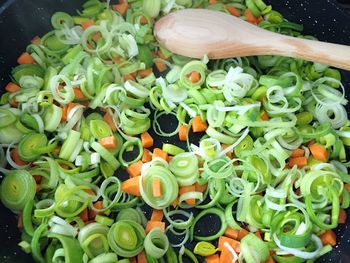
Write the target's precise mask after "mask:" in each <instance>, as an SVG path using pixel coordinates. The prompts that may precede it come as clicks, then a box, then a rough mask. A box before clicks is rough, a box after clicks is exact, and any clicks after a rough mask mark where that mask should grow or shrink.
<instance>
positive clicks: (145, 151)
mask: <svg viewBox="0 0 350 263" xmlns="http://www.w3.org/2000/svg"><path fill="white" fill-rule="evenodd" d="M141 160H142V162H144V163H148V162H150V161H152V155H151V151H150V150H148V149H143V155H142V159H141Z"/></svg>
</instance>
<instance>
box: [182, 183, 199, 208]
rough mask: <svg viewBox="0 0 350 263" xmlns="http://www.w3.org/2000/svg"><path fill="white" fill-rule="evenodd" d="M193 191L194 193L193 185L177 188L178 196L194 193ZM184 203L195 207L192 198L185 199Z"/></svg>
mask: <svg viewBox="0 0 350 263" xmlns="http://www.w3.org/2000/svg"><path fill="white" fill-rule="evenodd" d="M195 191H196V186H195V185H194V184H192V185H187V186H182V187H180V188H179V195H183V194H184V193H188V192H195ZM185 202H186V203H187V204H189V205H193V206H194V205H196V199H194V198H190V199H186V200H185Z"/></svg>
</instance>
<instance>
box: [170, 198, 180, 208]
mask: <svg viewBox="0 0 350 263" xmlns="http://www.w3.org/2000/svg"><path fill="white" fill-rule="evenodd" d="M178 204H179V198H178V197H177V198H175V200H174V201H173V202H172V203H171V205H172V206H173V207H174V208H176V207H177V206H178Z"/></svg>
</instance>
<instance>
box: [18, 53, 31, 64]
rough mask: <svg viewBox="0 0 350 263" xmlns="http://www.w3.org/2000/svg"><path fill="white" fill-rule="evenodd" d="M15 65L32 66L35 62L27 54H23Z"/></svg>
mask: <svg viewBox="0 0 350 263" xmlns="http://www.w3.org/2000/svg"><path fill="white" fill-rule="evenodd" d="M17 63H18V64H20V65H23V64H34V63H35V60H34V59H33V57H32V56H31V55H30V54H29V53H28V52H23V53H22V54H21V55H20V56H19V58H18V59H17Z"/></svg>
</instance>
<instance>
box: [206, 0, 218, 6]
mask: <svg viewBox="0 0 350 263" xmlns="http://www.w3.org/2000/svg"><path fill="white" fill-rule="evenodd" d="M208 3H209V4H210V5H215V4H217V3H218V1H217V0H209V1H208Z"/></svg>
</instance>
